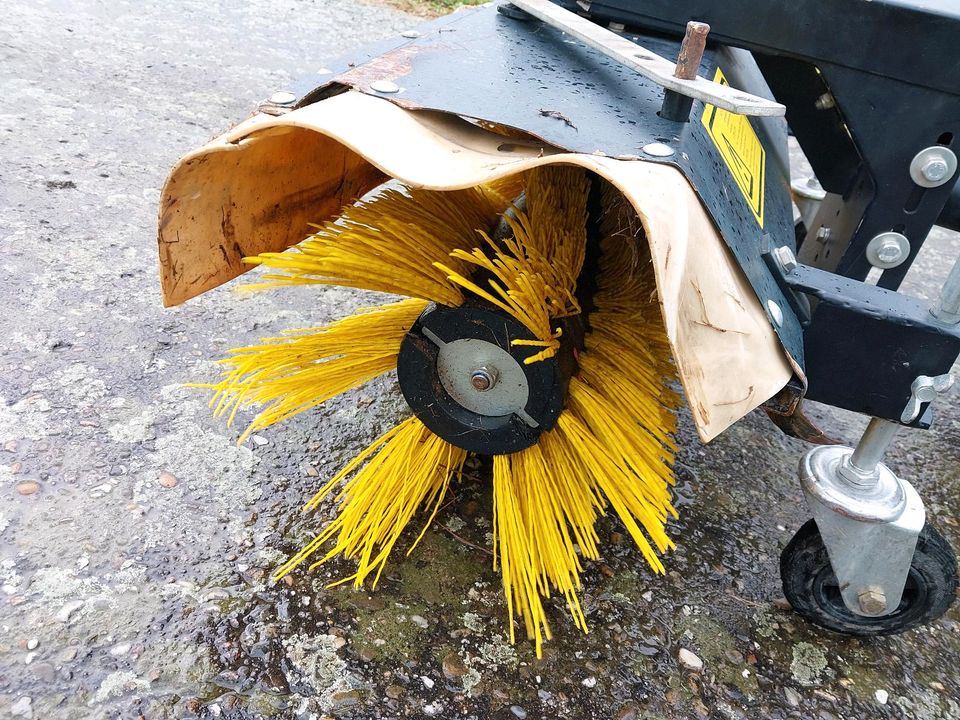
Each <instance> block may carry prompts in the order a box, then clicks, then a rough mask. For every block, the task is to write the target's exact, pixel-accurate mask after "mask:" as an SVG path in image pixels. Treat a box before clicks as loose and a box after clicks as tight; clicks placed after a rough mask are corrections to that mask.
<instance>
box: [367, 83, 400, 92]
mask: <svg viewBox="0 0 960 720" xmlns="http://www.w3.org/2000/svg"><path fill="white" fill-rule="evenodd" d="M370 89H371V90H373V91H375V92H378V93H395V92H399V91H400V88H399V87H398V86H397V84H396V83H395V82H391V81H389V80H374V81H373V82H372V83H370Z"/></svg>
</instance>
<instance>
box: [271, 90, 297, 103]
mask: <svg viewBox="0 0 960 720" xmlns="http://www.w3.org/2000/svg"><path fill="white" fill-rule="evenodd" d="M296 99H297V96H296V95H294V94H293V93H292V92H288V91H286V90H280V91H278V92H275V93H274V94H273V95H271V96H270V103H271V104H272V105H292V104H293V103H294V102H295V101H296Z"/></svg>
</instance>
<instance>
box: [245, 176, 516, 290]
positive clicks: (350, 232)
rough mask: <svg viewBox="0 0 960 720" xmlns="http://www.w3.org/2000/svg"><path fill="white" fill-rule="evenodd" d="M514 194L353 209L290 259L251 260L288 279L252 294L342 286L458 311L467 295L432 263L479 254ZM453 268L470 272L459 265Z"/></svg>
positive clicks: (409, 195)
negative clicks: (480, 242)
mask: <svg viewBox="0 0 960 720" xmlns="http://www.w3.org/2000/svg"><path fill="white" fill-rule="evenodd" d="M511 190H512V184H511V183H501V184H500V185H478V186H477V187H473V188H469V189H467V190H455V191H451V192H432V191H429V190H421V189H417V188H404V189H403V190H398V189H392V188H391V189H387V190H384V191H382V192H381V193H380V194H379V195H377V196H376V197H375V198H373V199H372V200H369V201H358V202H356V203H354V204H353V205H350V206H348V207H346V208H345V209H344V211H343V213H342V214H341V215H340V217H339V218H338V219H337V220H336V221H333V222H327V223H324V225H323V226H321V227H319V228H318V230H317V232H316V233H315V234H314V235H312V236H310V237H308V238H307V239H306V240H304V241H303V242H301V243H299V244H298V245H296V246H294V247H293V248H290V249H289V250H287V251H286V252H282V253H263V254H262V255H258V256H256V257H252V258H245V261H246V262H248V263H251V264H255V265H263V266H265V267H268V268H272V269H275V270H282V271H284V272H283V273H282V274H266V275H264V276H263V280H264V282H261V283H254V284H252V285H249V286H248V287H249V288H252V289H257V288H271V287H277V286H283V285H316V284H320V285H342V286H346V287H353V288H362V289H364V290H376V291H379V292H385V293H392V294H395V295H406V296H408V297H417V298H422V299H424V300H430V301H432V302H437V303H442V304H445V305H453V306H456V305H459V304H460V303H461V302H462V296H461V294H460V291H459V290H458V289H457V287H456V285H453V284H451V283H450V282H449V281H448V280H447V277H446V273H444V272H442V271H441V270H439V269H437V268H435V267H434V265H433V263H434V262H435V261H436V260H437V259H438V258H443V257H447V256H449V255H450V253H451V252H453V251H454V250H457V249H469V248H472V247H474V246H475V245H476V244H477V239H478V236H477V232H478V231H485V230H490V229H491V227H492V226H493V225H494V224H496V222H497V217H498V215H499V214H500V213H502V212H503V211H504V210H505V209H506V208H507V207H508V206H509V204H510V201H511V200H512V196H505V195H502V194H501V191H507V192H510V191H511ZM454 267H455V268H457V269H459V270H465V266H464V265H463V264H462V263H457V262H456V261H454Z"/></svg>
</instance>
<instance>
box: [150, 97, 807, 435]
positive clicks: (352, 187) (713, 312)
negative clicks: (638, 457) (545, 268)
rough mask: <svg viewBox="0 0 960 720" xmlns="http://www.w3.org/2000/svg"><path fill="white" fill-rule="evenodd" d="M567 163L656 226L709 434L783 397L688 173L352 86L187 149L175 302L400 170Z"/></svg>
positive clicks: (780, 356) (166, 203)
mask: <svg viewBox="0 0 960 720" xmlns="http://www.w3.org/2000/svg"><path fill="white" fill-rule="evenodd" d="M553 163H562V164H570V165H578V166H581V167H584V168H587V169H589V170H592V171H594V172H596V173H597V174H599V175H601V176H603V177H604V178H606V179H607V180H609V181H610V182H611V183H613V184H614V185H616V186H617V187H618V188H619V189H620V191H621V192H623V194H624V195H625V196H626V197H627V198H628V199H629V200H630V202H631V203H633V205H634V207H635V208H636V210H637V212H638V213H639V215H640V218H641V220H642V221H643V225H644V229H645V231H646V235H647V238H648V239H649V242H650V250H651V254H652V257H653V263H654V268H655V273H656V280H657V286H658V289H659V302H660V307H661V311H662V313H663V321H664V323H665V326H666V330H667V336H668V337H669V339H670V343H671V345H672V347H673V352H674V357H675V360H676V362H677V366H678V369H679V374H680V379H681V381H682V382H683V386H684V389H685V391H686V395H687V399H688V401H689V404H690V408H691V411H692V414H693V418H694V421H695V422H696V426H697V431H698V432H699V434H700V437H701V438H702V439H703V440H704V441H705V442H707V441H710V440H712V439H713V438H714V437H716V436H717V435H719V434H720V433H721V432H722V431H723V430H725V429H726V428H727V427H729V426H730V425H732V424H733V423H734V422H736V421H737V420H739V419H740V418H741V417H743V416H744V415H746V414H747V413H749V412H750V411H751V410H753V409H754V408H756V407H757V406H759V405H760V404H761V403H762V402H764V401H765V400H767V399H769V398H770V397H772V396H773V395H774V394H776V393H777V391H779V390H780V389H781V388H782V387H783V386H784V385H785V384H786V383H787V381H788V380H789V379H790V377H791V375H792V374H793V372H794V368H793V367H792V362H791V359H790V357H789V356H788V355H787V353H786V352H785V351H784V350H783V348H782V347H781V345H780V343H779V340H778V339H777V336H776V334H775V333H774V332H773V329H772V328H771V327H770V324H769V321H768V320H767V316H766V313H765V312H764V310H763V308H762V307H761V305H760V302H759V300H758V299H757V297H756V295H755V294H754V292H753V289H752V288H751V287H750V285H749V283H748V282H747V280H746V278H745V277H744V275H743V273H742V272H741V270H740V269H739V267H738V266H737V265H736V263H735V262H734V261H733V259H732V257H731V255H730V252H729V251H728V249H727V247H726V245H725V244H724V242H723V240H722V238H721V237H720V235H719V234H718V232H717V230H716V229H715V227H714V225H713V223H712V222H711V220H710V217H709V216H708V215H707V213H706V211H705V210H704V208H703V207H702V205H701V203H700V201H699V199H698V197H697V195H696V193H695V192H694V191H693V189H692V188H691V187H690V184H689V183H688V182H687V180H686V179H685V178H684V176H683V175H682V174H681V173H680V171H679V170H677V169H675V168H673V167H671V166H669V165H663V164H657V163H651V162H643V161H638V160H615V159H612V158H608V157H603V156H600V155H587V154H579V153H564V152H559V151H551V150H548V149H545V148H544V147H543V146H542V145H540V144H533V143H528V142H525V141H522V140H518V141H514V140H506V139H505V138H504V137H503V136H502V135H499V134H494V133H492V132H488V131H487V130H484V129H482V128H480V127H477V126H476V125H474V124H473V123H469V122H467V121H465V120H463V119H462V118H459V117H456V116H451V115H446V114H442V113H435V112H428V111H416V112H413V111H409V110H405V109H403V108H402V107H399V106H398V105H396V104H394V103H392V102H388V101H386V100H382V99H379V98H376V97H372V96H368V95H365V94H362V93H358V92H354V91H350V92H345V93H342V94H340V95H336V96H334V97H331V98H328V99H325V100H322V101H320V102H317V103H314V104H312V105H308V106H306V107H303V108H300V109H298V110H294V111H291V112H289V113H286V114H284V115H281V116H279V117H275V116H272V115H264V114H259V115H255V116H254V117H252V118H250V119H249V120H247V121H245V122H243V123H241V124H240V125H238V126H236V127H235V128H233V129H232V130H230V131H229V132H227V133H225V134H224V135H221V136H220V137H218V138H216V139H215V140H213V141H212V142H210V143H209V144H207V145H206V146H204V147H202V148H200V149H199V150H197V151H195V152H193V153H191V154H189V155H187V156H186V157H184V158H183V159H181V160H180V162H179V163H178V164H177V165H176V167H174V169H173V171H172V172H171V174H170V177H169V178H168V180H167V183H166V186H165V187H164V190H163V195H162V198H161V205H160V233H159V251H160V275H161V284H162V288H163V297H164V303H165V304H166V305H167V306H170V305H177V304H179V303H182V302H184V301H185V300H188V299H190V298H192V297H194V296H196V295H199V294H201V293H203V292H206V291H207V290H209V289H211V288H214V287H216V286H218V285H220V284H222V283H224V282H226V281H228V280H230V279H232V278H234V277H237V276H238V275H240V274H242V273H243V272H245V271H246V270H247V269H248V268H249V266H247V265H244V264H243V263H242V262H241V260H242V258H243V257H245V256H250V255H256V254H258V253H261V252H267V251H280V250H283V249H284V248H287V247H289V246H291V245H294V244H296V243H297V242H300V241H301V240H302V239H303V238H304V237H306V235H308V234H309V231H310V229H309V227H308V223H319V222H322V221H325V220H328V219H331V218H334V217H336V216H337V215H338V214H339V212H340V210H341V208H342V207H343V206H344V204H346V203H349V202H351V201H353V200H354V199H355V198H357V197H359V196H360V195H362V194H363V193H365V192H367V191H368V190H370V189H372V188H374V187H376V186H377V185H378V184H380V183H381V182H383V181H384V180H385V179H387V178H396V179H398V180H401V181H402V182H404V183H406V184H408V185H411V186H415V187H423V188H428V189H432V190H454V189H460V188H465V187H471V186H473V185H477V184H479V183H482V182H486V181H489V180H493V179H495V178H499V177H503V176H506V175H510V174H513V173H517V172H522V171H524V170H528V169H530V168H533V167H536V166H538V165H548V164H553Z"/></svg>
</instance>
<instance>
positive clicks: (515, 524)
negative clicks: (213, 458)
mask: <svg viewBox="0 0 960 720" xmlns="http://www.w3.org/2000/svg"><path fill="white" fill-rule="evenodd" d="M247 262H250V263H254V264H258V265H261V266H264V267H265V268H267V269H268V270H269V272H268V273H267V274H265V275H263V277H262V282H261V283H259V284H258V285H257V286H255V287H278V286H289V285H313V284H318V285H341V286H347V287H353V288H361V289H364V290H373V291H379V292H385V293H391V294H394V295H401V296H406V297H407V298H409V299H405V300H400V301H399V302H393V303H389V304H385V305H381V306H378V307H374V308H369V309H367V310H366V311H363V312H361V313H359V314H356V315H352V316H350V317H346V318H344V319H342V320H339V321H337V322H334V323H332V324H330V325H327V326H325V327H319V328H308V329H300V330H293V331H290V332H288V333H286V334H284V335H282V336H280V337H274V338H267V339H264V340H262V341H261V344H259V345H255V346H251V347H242V348H238V349H235V350H233V351H232V352H231V353H230V355H229V356H228V357H227V358H225V359H224V360H222V361H221V362H222V364H223V365H224V374H223V376H222V379H221V380H220V382H218V383H216V384H215V385H212V386H210V387H212V388H213V389H214V390H215V395H214V398H213V405H214V407H215V409H216V413H217V414H220V415H224V414H225V415H227V416H228V418H229V421H231V422H232V421H233V419H234V417H235V415H236V414H237V412H238V410H239V409H241V408H243V407H246V406H248V405H251V404H254V405H258V406H261V409H260V412H259V414H258V415H256V417H255V418H254V420H253V421H252V422H251V423H250V425H249V427H248V428H247V429H246V431H245V433H244V435H243V436H242V437H241V441H242V440H243V439H244V438H245V437H246V436H247V435H249V434H250V433H252V432H254V431H257V430H260V429H262V428H265V427H268V426H270V425H273V424H274V423H277V422H279V421H281V420H285V419H287V418H290V417H292V416H294V415H296V414H298V413H301V412H304V411H307V410H310V409H312V408H314V407H316V406H318V405H320V404H322V403H324V402H325V401H327V400H329V399H330V398H332V397H334V396H336V395H339V394H341V393H343V392H346V391H348V390H351V389H354V388H358V387H360V386H361V385H363V384H364V383H366V382H368V381H370V380H372V379H373V378H375V377H378V376H380V375H383V374H385V373H388V372H390V371H392V370H396V371H397V378H398V382H399V384H400V389H401V391H402V393H403V395H404V397H405V398H406V400H407V402H408V404H409V405H410V407H411V409H412V411H413V414H412V416H411V417H409V418H408V419H406V420H404V421H403V422H401V423H399V424H398V425H396V426H395V427H394V428H392V429H391V430H389V431H388V432H387V433H386V434H384V435H383V436H382V437H379V438H378V439H376V440H375V441H374V442H373V443H371V444H370V445H369V447H367V448H366V449H365V450H364V451H363V452H361V453H360V454H359V455H358V456H357V457H356V458H355V459H354V460H352V461H351V462H349V463H348V464H347V465H346V466H345V467H343V468H342V469H341V470H340V471H339V472H338V473H337V474H336V475H335V476H334V477H332V478H331V479H330V480H329V482H327V483H326V484H325V485H324V486H323V487H322V488H320V490H319V491H318V492H317V493H316V495H314V497H313V499H311V500H310V501H309V502H308V503H307V506H306V509H307V510H313V509H315V508H317V507H318V506H319V505H320V504H321V503H322V502H324V501H325V500H327V499H329V498H332V499H333V502H334V503H336V505H337V513H336V516H335V519H334V520H332V521H331V522H330V523H329V524H328V525H327V526H326V527H324V528H323V529H322V530H321V531H320V532H319V534H317V535H316V537H315V539H314V540H313V541H312V542H310V543H309V544H308V545H307V546H306V547H304V548H303V549H302V550H301V551H300V552H299V553H297V554H296V555H294V556H293V557H291V558H290V559H289V561H287V563H286V564H284V565H283V566H282V567H281V568H280V569H279V570H278V571H277V573H276V577H277V578H280V577H282V576H284V575H286V574H287V573H289V572H291V571H292V570H293V569H294V568H296V567H297V566H299V565H300V564H301V563H304V562H307V561H311V562H312V564H311V566H310V567H311V568H313V567H315V566H316V565H319V564H322V563H324V562H326V561H328V560H330V559H331V558H334V557H336V556H341V555H342V556H345V557H347V558H350V559H352V560H354V561H355V562H356V572H354V573H353V574H352V575H351V576H349V577H346V578H343V579H342V580H341V581H340V582H352V583H354V585H356V586H357V587H362V586H364V585H365V584H366V583H368V582H369V584H370V585H371V586H373V587H375V586H376V584H377V581H378V579H379V578H380V575H381V573H382V572H383V569H384V566H385V564H386V563H387V560H388V557H389V556H390V554H391V552H392V551H393V549H394V547H395V546H396V545H397V543H398V541H399V540H400V538H401V534H402V532H403V530H404V529H405V528H406V526H407V525H408V524H410V523H411V522H414V521H416V522H417V523H420V524H421V527H420V529H419V535H418V537H417V538H416V540H414V541H413V542H412V544H411V546H410V548H409V550H408V553H409V552H410V551H412V550H413V549H414V547H415V546H416V544H417V542H418V541H419V539H420V538H421V537H422V536H423V534H424V533H425V532H426V530H427V528H428V527H429V525H430V523H431V521H432V520H433V518H434V516H435V515H436V513H437V511H438V510H439V508H440V507H441V505H442V503H443V501H444V498H445V496H446V494H447V492H448V491H449V489H450V485H451V483H452V482H454V481H456V480H458V479H459V478H460V475H461V472H462V468H463V465H464V462H465V461H466V460H467V458H468V457H469V456H470V455H471V454H478V455H492V456H493V463H492V464H493V478H492V483H493V528H494V531H493V548H492V551H493V558H494V560H493V563H494V567H495V569H498V570H499V572H500V573H501V576H502V580H503V590H504V594H505V598H506V605H507V610H508V614H509V619H510V623H509V625H510V638H511V641H514V640H515V638H514V625H515V622H514V620H515V618H519V619H521V620H522V622H523V625H524V628H525V630H526V635H527V636H528V637H529V638H530V639H532V640H534V641H535V643H536V650H537V654H538V656H539V655H540V653H541V646H542V642H543V640H544V639H548V638H550V636H551V631H550V624H549V622H548V618H547V608H546V606H545V601H547V600H548V599H549V598H550V597H551V596H552V595H553V594H554V593H558V594H559V595H562V596H563V598H564V600H565V603H566V606H567V608H568V609H569V612H570V615H571V616H572V618H573V622H574V623H575V624H576V626H577V627H578V628H580V629H582V630H583V631H584V632H586V631H587V622H586V619H585V616H584V612H583V609H582V607H581V604H580V600H579V592H580V589H581V572H582V570H583V560H584V559H589V560H596V559H598V558H599V556H600V547H599V543H600V541H599V537H598V534H597V531H596V529H595V525H596V522H597V520H598V518H599V517H600V516H603V515H605V514H607V513H608V512H610V511H612V512H613V513H615V514H616V515H617V516H618V517H619V519H620V521H621V522H622V523H623V525H624V526H625V528H626V530H627V532H628V533H629V535H630V537H631V538H632V539H633V541H634V542H635V543H636V545H637V547H638V548H639V549H640V551H641V552H642V554H643V556H644V557H645V558H646V560H647V562H648V563H649V564H650V566H651V567H652V568H653V570H655V571H656V572H663V570H664V568H663V564H662V562H661V560H660V558H659V556H658V555H659V553H662V552H664V551H665V550H667V549H668V548H670V547H672V542H671V540H670V539H669V538H668V537H667V534H666V532H665V530H664V526H665V523H666V522H667V520H668V518H669V517H671V516H674V517H675V516H676V512H675V510H674V508H673V506H672V504H671V495H670V485H671V484H672V482H673V480H672V470H671V465H672V460H673V454H674V451H675V446H674V443H673V440H672V436H673V434H674V431H675V413H674V410H675V408H676V406H677V404H678V396H677V394H676V393H675V391H674V390H673V389H672V386H673V384H674V381H675V374H674V368H673V365H672V363H671V360H670V349H669V345H668V342H667V338H666V335H665V332H664V329H663V324H662V320H661V317H660V309H659V305H658V303H657V299H656V298H657V295H656V292H657V291H656V284H655V281H654V278H653V269H652V265H651V262H650V256H649V251H648V247H647V242H646V239H645V237H644V234H643V229H642V225H641V223H640V219H639V217H638V216H637V215H636V213H635V211H634V210H633V208H632V206H631V205H630V204H629V203H628V202H627V201H626V200H625V199H624V198H623V197H622V195H621V194H620V193H619V192H618V191H617V190H616V189H615V188H614V187H613V186H611V185H609V184H608V183H606V181H603V180H601V179H600V178H598V177H597V176H594V175H592V174H590V173H588V172H586V171H584V170H582V169H580V168H576V167H568V166H549V167H543V168H539V169H535V170H532V171H529V172H527V173H525V174H524V175H521V176H514V177H512V178H508V179H506V180H501V181H498V182H496V183H491V184H488V185H481V186H477V187H473V188H469V189H465V190H458V191H446V192H439V191H428V190H423V189H417V188H400V189H397V188H391V189H386V190H382V191H381V192H379V194H376V195H375V196H374V197H373V198H372V199H369V200H361V201H358V202H356V203H354V204H353V205H351V206H348V207H346V208H345V209H344V211H343V212H342V214H341V216H340V217H339V218H338V219H337V220H336V221H334V222H329V223H326V224H325V225H323V226H322V227H318V228H317V231H316V233H315V234H313V235H312V236H310V237H308V238H307V239H306V240H304V241H303V242H301V243H300V244H298V245H296V246H294V247H292V248H290V249H289V250H287V251H285V252H282V253H265V254H263V255H259V256H257V257H254V258H248V259H247Z"/></svg>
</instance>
